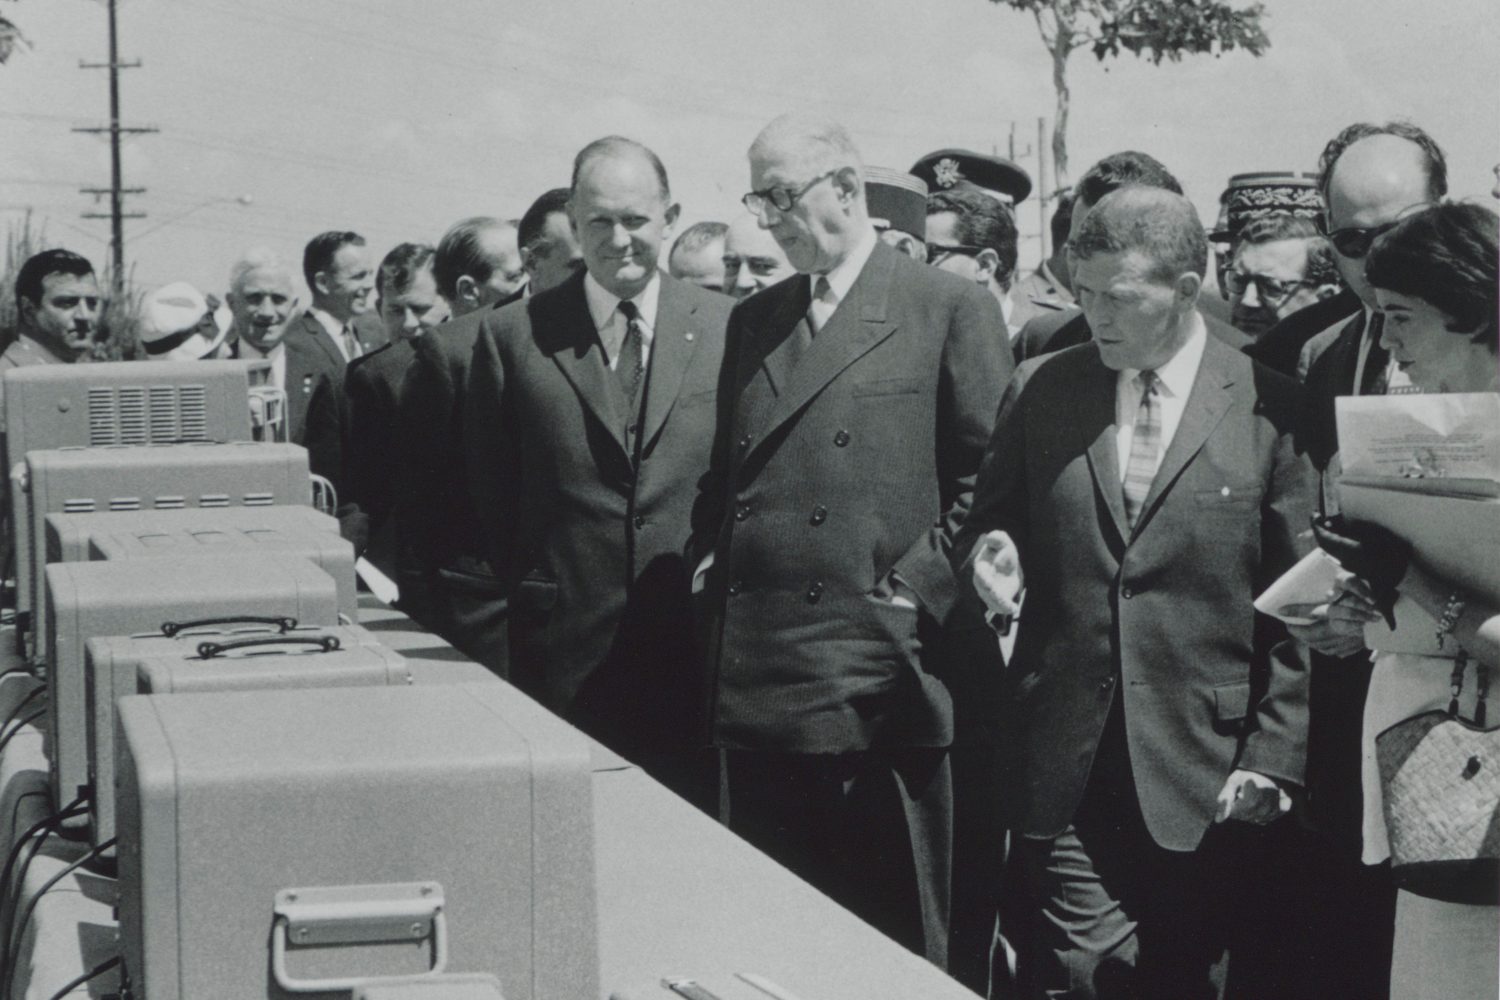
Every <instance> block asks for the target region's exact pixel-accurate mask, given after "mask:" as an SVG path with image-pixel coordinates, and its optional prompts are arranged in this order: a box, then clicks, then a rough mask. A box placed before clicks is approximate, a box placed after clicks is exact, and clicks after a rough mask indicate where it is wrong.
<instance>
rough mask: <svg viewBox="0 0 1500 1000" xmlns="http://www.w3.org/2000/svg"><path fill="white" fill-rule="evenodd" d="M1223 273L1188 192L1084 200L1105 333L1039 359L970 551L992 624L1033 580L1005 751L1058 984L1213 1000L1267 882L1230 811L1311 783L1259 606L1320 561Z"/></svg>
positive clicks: (1245, 815)
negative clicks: (1207, 295) (1208, 299)
mask: <svg viewBox="0 0 1500 1000" xmlns="http://www.w3.org/2000/svg"><path fill="white" fill-rule="evenodd" d="M1206 260H1207V246H1206V243H1205V240H1204V237H1203V230H1202V225H1201V223H1200V222H1199V220H1198V217H1197V214H1196V212H1194V210H1193V208H1192V205H1191V204H1190V203H1189V202H1188V201H1187V200H1186V199H1184V198H1182V197H1181V196H1180V195H1176V194H1173V193H1171V192H1167V191H1163V190H1157V189H1149V188H1143V187H1132V188H1125V189H1122V190H1120V191H1118V192H1116V193H1114V194H1111V195H1108V196H1106V197H1105V198H1104V199H1103V200H1101V201H1100V202H1099V203H1098V204H1097V205H1095V206H1094V207H1093V209H1092V210H1091V211H1090V212H1089V215H1088V217H1087V219H1085V220H1084V221H1083V225H1082V227H1081V229H1080V230H1079V231H1078V232H1076V233H1075V236H1074V239H1073V265H1074V266H1073V272H1072V273H1073V283H1074V289H1075V290H1076V292H1077V294H1078V296H1079V301H1080V302H1081V303H1082V305H1083V308H1084V310H1085V312H1086V313H1087V315H1088V317H1089V325H1090V327H1091V329H1092V331H1093V340H1092V342H1091V343H1088V344H1084V345H1080V346H1077V347H1074V348H1071V349H1069V350H1066V351H1063V352H1061V353H1057V354H1053V355H1049V356H1048V357H1045V358H1041V359H1036V360H1033V361H1029V362H1027V363H1026V364H1024V365H1022V367H1021V369H1020V371H1019V372H1018V374H1017V376H1016V379H1015V381H1013V382H1012V383H1011V386H1010V387H1009V389H1008V390H1007V392H1006V398H1005V402H1004V403H1003V404H1002V407H1001V411H1000V417H999V421H998V423H997V425H996V428H995V435H994V439H993V440H992V441H991V443H990V446H989V450H988V451H987V452H986V454H985V458H984V466H983V468H982V470H981V472H980V475H979V482H978V485H977V486H976V488H975V493H974V504H973V508H972V509H971V511H970V514H969V517H968V519H967V521H966V522H965V524H964V526H963V529H962V531H961V532H960V533H959V536H958V539H957V541H956V543H955V549H954V553H955V561H956V563H960V564H961V565H959V567H958V570H959V572H960V573H961V574H962V575H963V576H965V577H966V578H968V579H972V580H974V582H975V584H976V586H977V589H978V591H979V593H980V594H981V596H982V597H984V598H985V599H986V603H987V604H988V605H990V607H991V609H992V610H993V611H995V612H1002V613H1003V612H1008V611H1010V610H1013V609H1012V607H1011V606H1010V605H1011V604H1012V603H1013V599H1014V595H1015V593H1016V588H1017V586H1018V585H1019V577H1018V575H1017V573H1016V565H1015V564H1016V561H1017V559H1018V560H1019V570H1020V572H1021V573H1023V574H1024V581H1025V587H1026V605H1025V615H1024V618H1023V619H1022V622H1021V626H1020V634H1019V636H1018V637H1017V645H1016V649H1015V652H1014V654H1013V657H1012V662H1011V664H1010V666H1009V668H1008V670H1007V674H1006V678H1005V694H1004V714H1003V716H1002V726H1001V733H1002V737H1001V738H1002V741H1003V742H1004V744H1005V746H1004V751H1003V754H1002V758H1003V761H1004V774H1005V779H1006V785H1007V789H1008V792H1009V794H1008V797H1007V800H1006V804H1007V805H1008V807H1009V811H1010V815H1011V823H1012V829H1013V831H1014V832H1015V834H1017V835H1018V840H1019V846H1018V847H1017V850H1018V851H1019V853H1020V855H1021V862H1022V868H1023V870H1024V871H1025V872H1026V873H1027V877H1028V882H1029V883H1030V884H1031V887H1032V890H1033V892H1034V894H1035V896H1036V897H1037V898H1038V899H1039V900H1040V905H1041V910H1042V913H1041V920H1040V921H1039V922H1038V925H1037V938H1036V940H1037V944H1038V949H1039V953H1040V955H1039V959H1038V965H1037V969H1036V980H1037V983H1038V986H1039V987H1040V988H1041V990H1042V991H1044V992H1045V995H1048V996H1067V997H1125V996H1130V997H1172V998H1181V1000H1191V998H1197V997H1206V996H1211V995H1213V989H1214V985H1213V984H1212V983H1211V979H1210V969H1211V967H1212V966H1213V965H1214V963H1215V961H1216V959H1217V958H1218V957H1219V955H1220V953H1221V952H1222V950H1223V947H1224V944H1225V942H1226V941H1227V940H1228V939H1229V936H1230V934H1231V929H1230V927H1229V926H1228V924H1229V923H1230V922H1231V919H1232V917H1233V916H1234V914H1235V913H1236V911H1237V909H1238V908H1239V907H1241V906H1242V905H1243V902H1244V896H1245V893H1246V892H1247V891H1250V890H1252V889H1254V887H1255V885H1256V876H1257V874H1259V875H1260V876H1262V877H1264V876H1265V875H1267V874H1269V873H1266V872H1261V873H1256V872H1254V871H1251V870H1250V865H1249V864H1248V863H1247V862H1246V860H1245V858H1244V850H1245V848H1246V846H1247V843H1246V842H1247V841H1248V842H1251V843H1253V840H1254V838H1249V837H1246V836H1244V834H1247V833H1249V832H1250V831H1248V830H1247V829H1246V828H1244V827H1236V826H1235V825H1234V824H1228V825H1224V826H1216V825H1215V824H1216V821H1220V820H1226V819H1231V820H1237V821H1245V822H1249V823H1253V824H1265V823H1269V822H1271V821H1273V820H1275V819H1277V818H1278V817H1280V816H1281V814H1282V813H1283V812H1284V811H1285V810H1286V809H1287V808H1289V807H1290V798H1289V796H1288V794H1287V793H1288V790H1289V789H1291V788H1294V787H1295V786H1297V785H1299V784H1300V783H1301V781H1302V778H1303V756H1304V738H1305V725H1306V687H1307V677H1306V672H1305V669H1303V665H1302V657H1301V656H1300V655H1299V654H1298V652H1297V650H1298V647H1296V646H1295V644H1293V643H1291V642H1290V641H1283V640H1284V639H1285V633H1284V631H1283V630H1281V629H1279V628H1278V627H1275V626H1274V624H1273V623H1272V621H1271V620H1270V619H1267V618H1265V617H1263V616H1259V615H1257V613H1256V612H1255V610H1254V608H1253V606H1252V602H1253V600H1254V598H1255V597H1256V595H1257V594H1259V593H1260V592H1261V590H1262V589H1263V588H1264V587H1265V586H1266V585H1267V584H1269V583H1270V582H1271V581H1273V580H1275V579H1276V577H1277V576H1278V575H1279V574H1281V573H1282V572H1283V571H1285V570H1286V569H1288V568H1289V567H1290V566H1291V565H1292V564H1293V563H1295V561H1296V560H1297V558H1298V556H1299V550H1300V549H1302V548H1304V547H1305V543H1304V542H1303V541H1302V540H1301V539H1299V535H1300V534H1302V533H1303V529H1304V528H1305V526H1306V524H1307V521H1308V516H1309V512H1310V511H1311V509H1312V504H1313V500H1312V494H1313V478H1312V472H1311V468H1310V467H1309V466H1308V465H1307V464H1306V462H1305V460H1303V459H1302V458H1300V457H1299V456H1298V455H1297V454H1296V453H1295V450H1294V446H1293V441H1292V430H1293V426H1292V425H1293V422H1294V419H1295V412H1296V409H1295V407H1296V401H1297V386H1296V384H1295V383H1294V382H1292V381H1291V380H1290V379H1286V378H1285V377H1283V376H1280V375H1277V374H1276V373H1273V372H1271V371H1269V369H1265V368H1262V367H1260V366H1259V365H1257V364H1255V363H1254V362H1252V361H1251V360H1250V359H1248V358H1246V357H1245V356H1244V355H1243V354H1241V353H1240V352H1238V351H1235V350H1233V349H1232V348H1230V347H1229V346H1228V345H1226V344H1224V343H1222V342H1221V341H1219V340H1217V339H1216V338H1214V337H1211V336H1209V335H1208V333H1207V330H1206V329H1205V324H1204V323H1203V320H1202V318H1201V316H1200V315H1199V313H1198V312H1197V310H1196V309H1195V308H1194V307H1195V302H1196V297H1197V294H1198V291H1199V289H1200V288H1201V284H1202V276H1203V274H1204V271H1205V265H1206ZM1003 584H1008V587H1007V586H1003ZM1273 647H1274V648H1273ZM1237 876H1238V877H1242V878H1248V879H1249V881H1247V882H1240V883H1236V881H1235V878H1236V877H1237Z"/></svg>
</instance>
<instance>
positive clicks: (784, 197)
mask: <svg viewBox="0 0 1500 1000" xmlns="http://www.w3.org/2000/svg"><path fill="white" fill-rule="evenodd" d="M836 173H838V171H837V170H830V171H828V172H827V173H826V174H819V175H818V176H816V177H814V178H813V179H812V180H810V181H808V182H807V183H806V184H804V185H802V186H801V187H800V188H798V189H797V190H795V191H791V190H788V189H787V188H784V187H770V188H766V189H765V190H764V191H751V192H750V193H749V194H747V195H745V196H744V197H743V198H741V199H740V201H741V202H742V203H743V204H744V206H745V207H746V208H748V209H749V210H750V214H752V215H760V214H761V213H762V212H764V211H765V210H766V206H767V205H771V206H773V207H774V208H775V209H776V211H778V212H790V211H791V210H792V206H793V205H795V204H797V199H798V198H801V197H802V196H803V195H805V194H807V192H809V191H811V190H812V189H813V188H814V187H815V186H816V185H817V184H818V182H819V181H826V180H827V179H828V178H830V177H832V176H833V175H834V174H836Z"/></svg>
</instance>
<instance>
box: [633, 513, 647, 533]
mask: <svg viewBox="0 0 1500 1000" xmlns="http://www.w3.org/2000/svg"><path fill="white" fill-rule="evenodd" d="M645 526H646V519H645V518H644V517H642V516H641V515H640V514H637V515H636V516H635V528H636V530H637V531H639V530H641V529H642V528H644V527H645Z"/></svg>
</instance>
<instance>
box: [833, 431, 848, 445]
mask: <svg viewBox="0 0 1500 1000" xmlns="http://www.w3.org/2000/svg"><path fill="white" fill-rule="evenodd" d="M833 443H834V446H835V447H838V448H842V447H844V445H846V444H848V443H849V432H848V431H843V430H841V431H839V432H838V433H837V434H835V435H834V436H833Z"/></svg>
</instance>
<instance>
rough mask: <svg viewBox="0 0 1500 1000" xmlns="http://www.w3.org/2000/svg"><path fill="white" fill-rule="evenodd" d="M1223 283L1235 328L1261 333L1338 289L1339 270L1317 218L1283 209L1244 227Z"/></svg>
mask: <svg viewBox="0 0 1500 1000" xmlns="http://www.w3.org/2000/svg"><path fill="white" fill-rule="evenodd" d="M1224 284H1225V286H1226V287H1225V291H1227V292H1228V293H1229V309H1230V318H1231V320H1232V321H1233V323H1234V326H1235V329H1237V330H1241V331H1243V332H1245V333H1248V334H1250V335H1251V336H1252V337H1256V338H1259V337H1260V335H1261V334H1263V333H1265V332H1266V331H1267V330H1269V329H1271V327H1273V326H1275V325H1276V324H1277V323H1278V322H1279V321H1281V320H1283V319H1285V318H1286V317H1288V316H1290V315H1291V314H1292V313H1294V312H1297V311H1298V310H1299V309H1305V308H1307V307H1308V306H1310V305H1312V304H1313V303H1314V302H1318V301H1321V300H1323V299H1326V298H1329V297H1331V296H1333V295H1337V294H1338V291H1339V275H1338V271H1337V270H1335V269H1334V263H1333V250H1332V248H1331V247H1330V246H1329V245H1328V241H1327V240H1325V239H1323V237H1322V236H1320V235H1319V233H1318V226H1317V223H1315V222H1313V221H1312V220H1311V219H1307V218H1303V217H1302V216H1297V215H1290V214H1287V213H1280V214H1276V215H1267V216H1265V217H1263V218H1259V219H1256V220H1255V221H1253V222H1251V223H1249V224H1248V225H1246V226H1245V228H1244V229H1242V230H1240V233H1239V238H1238V240H1237V246H1236V249H1235V253H1234V260H1233V262H1232V263H1231V265H1230V267H1229V269H1228V270H1227V271H1225V272H1224Z"/></svg>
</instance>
